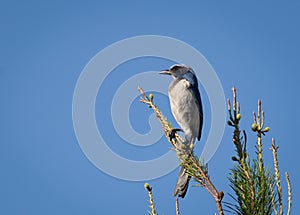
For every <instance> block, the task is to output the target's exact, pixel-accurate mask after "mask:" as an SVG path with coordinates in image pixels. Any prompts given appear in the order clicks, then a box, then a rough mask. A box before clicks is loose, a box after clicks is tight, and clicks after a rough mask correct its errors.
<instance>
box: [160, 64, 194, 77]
mask: <svg viewBox="0 0 300 215" xmlns="http://www.w3.org/2000/svg"><path fill="white" fill-rule="evenodd" d="M188 73H191V74H193V75H195V73H194V71H193V69H192V68H191V67H189V66H187V65H184V64H175V65H173V66H171V67H170V69H167V70H163V71H161V72H160V73H159V74H165V75H171V76H173V78H179V77H181V76H183V75H185V74H188Z"/></svg>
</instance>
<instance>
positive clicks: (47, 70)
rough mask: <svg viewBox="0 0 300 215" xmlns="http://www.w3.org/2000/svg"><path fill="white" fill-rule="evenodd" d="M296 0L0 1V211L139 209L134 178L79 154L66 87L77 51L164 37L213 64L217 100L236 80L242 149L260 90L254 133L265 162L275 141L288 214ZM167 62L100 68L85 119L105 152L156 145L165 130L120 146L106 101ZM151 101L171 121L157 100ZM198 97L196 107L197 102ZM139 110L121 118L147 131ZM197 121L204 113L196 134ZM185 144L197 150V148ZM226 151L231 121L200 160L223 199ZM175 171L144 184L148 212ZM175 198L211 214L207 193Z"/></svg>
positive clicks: (162, 203)
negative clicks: (144, 141) (260, 124)
mask: <svg viewBox="0 0 300 215" xmlns="http://www.w3.org/2000/svg"><path fill="white" fill-rule="evenodd" d="M101 2H102V3H101ZM299 9H300V3H299V2H297V1H288V2H285V3H283V1H264V2H261V1H256V2H254V1H251V2H250V1H248V2H245V1H243V2H241V1H226V2H225V1H218V2H216V1H214V3H208V1H206V2H204V1H202V3H201V2H199V1H193V2H192V1H190V2H184V1H172V2H165V3H163V2H161V1H144V2H142V1H128V2H126V3H125V2H117V1H107V2H104V1H76V2H62V1H48V2H45V1H43V2H41V1H24V2H22V1H2V3H1V7H0V23H1V25H0V26H1V27H0V29H1V30H0V31H1V33H0V99H1V109H0V110H1V111H0V116H1V117H0V118H1V123H0V129H1V143H0V169H1V171H0V202H1V204H0V214H16V215H17V214H28V215H29V214H30V215H35V214H45V215H46V214H49V215H50V214H51V215H53V214H72V215H76V214H78V215H79V214H95V215H96V214H105V213H106V214H137V215H138V214H146V212H147V210H148V198H147V193H146V191H145V190H144V187H143V184H144V182H145V181H141V182H131V181H124V180H120V179H116V178H114V177H111V176H108V175H107V174H105V173H103V172H101V171H100V170H99V169H98V168H96V167H95V166H94V165H93V164H92V163H91V162H90V161H89V160H88V159H87V157H86V156H85V155H84V153H83V152H82V150H81V148H80V146H79V144H78V141H77V138H76V136H75V132H74V129H73V123H72V98H73V92H74V89H75V85H76V82H77V79H78V78H79V76H80V74H81V71H82V70H83V68H84V67H85V65H86V64H87V63H88V62H89V60H90V59H91V58H92V57H93V56H94V55H96V54H97V53H98V52H99V51H100V50H102V49H103V48H105V47H107V46H108V45H110V44H112V43H114V42H117V41H119V40H121V39H125V38H128V37H132V36H138V35H145V34H156V35H164V36H170V37H173V38H177V39H180V40H182V41H184V42H186V43H188V44H190V45H192V46H193V47H195V48H196V49H197V50H198V51H200V52H201V53H202V54H203V55H204V56H205V57H206V59H207V60H208V61H209V62H210V64H211V65H212V66H213V68H214V69H215V71H216V73H217V74H218V76H219V78H220V81H221V83H222V86H223V89H224V92H225V96H226V98H227V97H231V87H232V86H236V87H237V89H238V96H239V100H240V102H241V105H242V125H243V126H244V128H245V129H246V130H248V136H249V143H248V146H249V147H250V149H253V148H254V143H255V137H254V134H252V133H251V132H250V130H249V128H250V126H251V124H252V111H254V110H256V104H257V100H258V99H262V101H263V109H264V110H265V112H266V123H267V125H269V126H270V127H271V131H270V133H269V134H268V135H267V137H266V138H265V153H266V159H267V160H268V161H271V157H270V156H269V154H270V151H269V150H268V148H269V146H270V142H271V137H274V138H275V139H276V141H277V144H278V145H279V146H280V149H279V162H280V167H281V171H282V172H281V173H282V183H283V184H285V181H284V180H283V179H284V177H283V176H284V172H285V171H289V173H290V178H291V181H292V188H293V194H294V204H293V208H292V209H293V211H294V212H296V211H299V210H300V206H299V204H298V201H297V199H298V198H299V192H300V187H299V185H298V181H299V180H300V174H299V167H297V166H298V156H299V152H298V150H299V149H300V147H299V138H298V133H297V132H298V128H299V121H300V117H299V116H300V115H299V108H298V107H299V105H300V102H299V92H300V87H299V86H300V84H299V80H300V78H299V77H300V75H299V70H300V66H299V62H300V58H299V48H300V40H299V38H300V31H299V25H300V14H299ZM182 63H184V62H182ZM170 65H171V62H166V61H158V60H147V59H146V60H137V61H132V62H130V63H129V65H127V66H128V68H136V70H134V71H133V70H130V71H129V70H126V69H125V68H126V65H124V68H123V69H124V70H123V71H121V70H122V67H120V68H118V69H117V70H116V71H115V72H114V73H112V75H111V76H109V77H108V78H110V79H111V80H110V81H111V82H110V83H115V84H106V85H105V86H103V87H104V89H105V90H104V91H101V92H99V95H98V97H97V101H96V109H97V110H96V117H97V123H98V125H103V124H104V125H105V126H104V127H103V126H102V127H101V126H99V127H100V129H102V131H105V132H104V133H105V139H106V140H107V141H106V142H107V144H108V145H109V147H110V148H111V149H112V150H114V151H115V152H116V153H118V154H120V155H122V156H124V157H127V158H129V159H137V160H144V159H145V160H147V159H149V158H155V157H156V156H157V155H161V154H163V153H165V152H166V151H167V150H168V147H169V146H168V145H167V142H166V141H165V139H161V140H160V141H159V143H157V144H155V145H153V147H152V146H149V147H143V148H142V149H140V148H139V147H138V146H136V147H133V146H131V145H129V144H126V142H125V141H124V140H122V139H121V138H120V137H118V136H117V134H116V132H115V131H114V129H113V126H112V122H111V119H110V109H109V108H108V107H109V105H110V104H111V100H112V95H113V94H114V92H115V91H116V89H117V87H118V84H122V83H123V82H124V81H126V80H127V79H128V78H129V77H130V76H132V75H134V74H137V73H138V71H140V72H144V71H148V70H149V69H150V70H154V69H157V70H159V69H164V68H161V67H163V66H170ZM150 67H151V68H150ZM148 68H149V69H148ZM118 72H120V74H121V73H122V72H123V73H122V74H123V75H120V74H119V73H118ZM113 79H115V80H113ZM199 79H201V77H199ZM204 97H205V96H204ZM155 98H156V99H157V100H158V103H159V102H160V103H161V107H162V109H164V110H165V111H164V112H165V114H166V115H167V117H168V118H170V119H171V121H172V120H173V119H172V117H171V113H170V111H169V110H168V108H169V106H168V101H167V98H165V97H163V96H162V97H161V100H159V98H160V96H159V95H156V97H155ZM204 102H205V99H204ZM203 105H204V110H205V113H207V116H208V115H209V104H207V103H204V104H203ZM145 113H146V115H147V116H144V114H145ZM150 113H151V112H150V111H149V110H148V109H147V108H146V107H144V106H143V105H141V104H139V103H138V102H137V101H135V102H134V103H133V104H132V107H131V115H130V118H131V120H132V124H133V127H135V128H136V130H137V131H138V132H142V133H143V132H147V131H148V129H149V127H148V124H147V123H148V122H147V119H148V116H149V114H150ZM135 116H136V117H135ZM137 116H138V117H137ZM206 119H207V120H208V119H209V116H208V117H207V118H206ZM173 122H174V120H173ZM208 125H209V122H205V125H204V135H207V133H208V129H209V126H208ZM197 144H198V145H201V142H200V143H197ZM151 147H152V148H151ZM162 150H163V151H162ZM197 150H198V152H199V154H200V153H201V146H198V148H196V153H197ZM232 155H234V148H233V144H232V143H231V129H230V128H226V130H225V133H224V137H223V141H222V143H221V146H220V147H219V149H218V151H217V153H216V154H215V155H214V157H213V158H212V159H211V160H210V162H209V171H210V175H211V179H212V180H213V181H214V182H215V184H216V186H217V188H219V189H221V190H223V191H224V192H225V198H224V201H231V199H230V198H229V196H228V195H227V194H228V192H231V190H230V188H229V186H228V180H227V176H228V173H229V169H230V168H231V167H232V161H231V156H232ZM270 164H271V163H270ZM128 171H132V170H128ZM177 171H178V170H175V171H173V172H172V173H170V174H168V175H166V176H164V177H161V178H158V179H155V180H151V181H149V183H150V184H151V185H152V186H153V187H154V188H153V190H154V198H155V201H156V203H157V209H158V212H159V214H162V213H164V214H174V197H173V196H172V191H173V188H174V184H175V181H176V177H177ZM284 188H286V186H285V185H284ZM285 191H286V190H285V189H284V192H285ZM285 197H286V195H285ZM180 203H181V205H180V206H181V210H182V214H200V213H201V214H214V212H216V207H215V203H214V201H213V199H212V198H211V196H209V194H208V193H207V192H206V191H205V190H204V189H201V188H196V187H190V189H189V191H188V194H187V196H186V198H185V199H184V200H183V201H181V202H180ZM285 203H286V202H285ZM285 205H286V204H285Z"/></svg>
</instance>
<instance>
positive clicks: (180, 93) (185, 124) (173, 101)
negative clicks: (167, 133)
mask: <svg viewBox="0 0 300 215" xmlns="http://www.w3.org/2000/svg"><path fill="white" fill-rule="evenodd" d="M189 87H190V83H189V82H188V81H187V80H185V79H182V80H179V81H178V80H174V81H173V82H172V83H171V85H170V88H169V99H170V106H171V110H172V113H173V115H174V118H175V119H176V121H177V123H178V124H179V125H180V127H181V128H182V129H183V131H184V132H185V134H186V135H192V136H193V137H197V136H198V132H199V126H200V118H199V107H198V105H197V102H196V99H195V95H194V94H193V93H192V91H191V90H190V89H189Z"/></svg>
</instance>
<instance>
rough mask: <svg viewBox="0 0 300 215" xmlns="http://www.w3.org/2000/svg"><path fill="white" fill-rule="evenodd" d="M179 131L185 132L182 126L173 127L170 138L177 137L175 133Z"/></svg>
mask: <svg viewBox="0 0 300 215" xmlns="http://www.w3.org/2000/svg"><path fill="white" fill-rule="evenodd" d="M178 131H181V132H183V130H182V129H181V128H172V129H171V131H170V133H169V140H170V141H172V139H174V138H175V134H176V133H177V132H178Z"/></svg>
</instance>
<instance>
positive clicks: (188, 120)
mask: <svg viewBox="0 0 300 215" xmlns="http://www.w3.org/2000/svg"><path fill="white" fill-rule="evenodd" d="M160 74H165V75H170V76H172V77H173V81H172V82H171V83H170V85H169V90H168V95H169V100H170V106H171V111H172V114H173V116H174V118H175V120H176V122H177V123H178V125H179V126H180V127H181V128H180V129H173V130H172V132H176V131H183V133H184V136H185V140H184V144H185V145H186V146H190V145H191V144H194V143H195V141H196V139H197V140H198V141H200V138H201V133H202V127H203V108H202V102H201V96H200V92H199V88H198V80H197V77H196V74H195V72H194V70H193V69H192V68H191V67H189V66H187V65H185V64H175V65H173V66H171V67H170V68H169V69H167V70H162V71H160ZM190 178H191V177H190V176H189V175H188V173H187V171H186V169H185V168H183V167H181V169H180V172H179V175H178V179H177V183H176V186H175V189H174V196H178V197H181V198H184V197H185V195H186V192H187V189H188V185H189V181H190Z"/></svg>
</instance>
